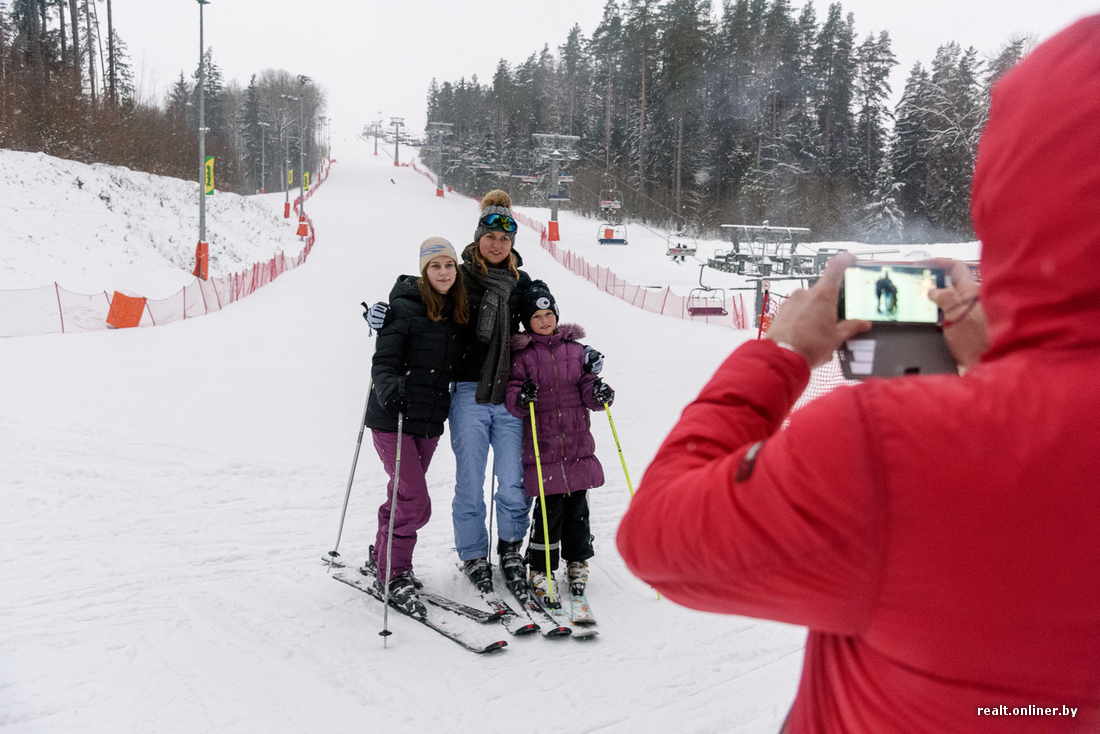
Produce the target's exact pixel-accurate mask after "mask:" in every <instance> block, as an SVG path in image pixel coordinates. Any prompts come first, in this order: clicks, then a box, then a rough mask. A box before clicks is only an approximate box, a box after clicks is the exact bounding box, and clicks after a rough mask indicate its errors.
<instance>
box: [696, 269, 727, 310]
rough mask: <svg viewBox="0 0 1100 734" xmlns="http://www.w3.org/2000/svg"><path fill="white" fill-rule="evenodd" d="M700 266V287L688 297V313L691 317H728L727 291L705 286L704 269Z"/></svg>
mask: <svg viewBox="0 0 1100 734" xmlns="http://www.w3.org/2000/svg"><path fill="white" fill-rule="evenodd" d="M705 267H706V264H705V263H704V264H702V265H700V266H699V287H698V288H692V289H691V291H690V292H689V293H688V297H687V312H688V315H689V316H692V317H695V316H728V315H729V311H727V310H726V291H725V289H724V288H711V287H710V286H708V285H703V268H705Z"/></svg>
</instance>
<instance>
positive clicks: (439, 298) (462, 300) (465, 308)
mask: <svg viewBox="0 0 1100 734" xmlns="http://www.w3.org/2000/svg"><path fill="white" fill-rule="evenodd" d="M428 264H429V263H424V267H422V268H421V269H420V277H419V278H417V279H416V290H417V291H419V293H420V300H421V301H423V302H424V308H425V309H426V310H427V311H428V320H429V321H439V320H441V319H442V318H443V304H444V303H446V298H447V296H450V297H451V300H453V301H454V306H455V308H454V314H453V316H452V318H454V321H455V323H456V324H465V323H466V322H467V321H469V320H470V302H469V300H468V299H467V298H466V282H465V281H464V280H463V279H462V277H463V276H462V268H460V267H457V266H458V263H455V266H456V267H455V283H454V285H452V286H451V289H450V290H449V291H447V293H446V294H443V293H440V292H439V291H437V290H436V289H435V288H433V287H432V284H431V282H429V281H428Z"/></svg>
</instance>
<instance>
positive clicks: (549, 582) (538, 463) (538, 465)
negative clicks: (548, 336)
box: [527, 403, 554, 604]
mask: <svg viewBox="0 0 1100 734" xmlns="http://www.w3.org/2000/svg"><path fill="white" fill-rule="evenodd" d="M527 407H528V408H529V409H530V411H531V443H532V444H534V446H535V470H536V471H537V472H538V475H539V509H540V510H542V540H543V542H544V543H545V544H546V589H547V594H546V596H547V600H548V601H549V603H550V604H553V603H554V574H553V572H551V571H550V522H549V521H548V520H547V519H546V493H545V492H544V491H543V489H542V459H540V458H539V434H538V431H536V430H535V404H534V403H528V404H527Z"/></svg>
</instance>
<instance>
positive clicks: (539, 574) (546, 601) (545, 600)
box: [530, 568, 561, 609]
mask: <svg viewBox="0 0 1100 734" xmlns="http://www.w3.org/2000/svg"><path fill="white" fill-rule="evenodd" d="M530 580H531V588H533V589H534V590H535V596H537V597H538V599H539V602H540V603H541V604H542V605H543V606H544V607H550V608H551V609H557V608H558V607H560V606H561V596H560V595H558V594H554V602H553V603H551V602H550V581H549V579H547V578H546V573H545V572H543V571H540V570H538V569H535V568H532V569H531V576H530Z"/></svg>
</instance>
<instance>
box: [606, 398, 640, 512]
mask: <svg viewBox="0 0 1100 734" xmlns="http://www.w3.org/2000/svg"><path fill="white" fill-rule="evenodd" d="M603 409H604V411H605V412H606V413H607V420H608V421H609V422H610V423H611V435H612V436H614V437H615V448H617V449H618V450H619V461H621V462H622V464H623V474H625V475H626V488H627V490H629V491H630V497H631V498H632V499H633V497H634V487H633V486H632V485H631V484H630V472H628V471H627V470H626V459H624V458H623V447H622V446H620V445H619V434H618V432H617V431H616V430H615V421H614V420H612V418H611V404H610V403H604V404H603Z"/></svg>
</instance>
